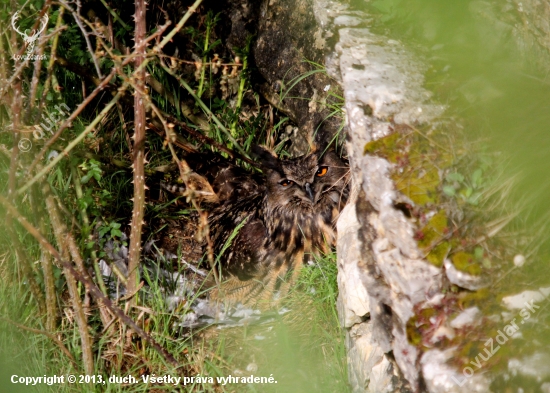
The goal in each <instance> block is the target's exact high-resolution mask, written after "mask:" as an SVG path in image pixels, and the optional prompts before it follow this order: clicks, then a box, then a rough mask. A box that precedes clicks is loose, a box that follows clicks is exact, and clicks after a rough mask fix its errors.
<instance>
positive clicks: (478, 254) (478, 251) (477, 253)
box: [474, 247, 484, 259]
mask: <svg viewBox="0 0 550 393" xmlns="http://www.w3.org/2000/svg"><path fill="white" fill-rule="evenodd" d="M483 253H484V251H483V247H476V249H475V250H474V256H475V257H476V259H481V258H483Z"/></svg>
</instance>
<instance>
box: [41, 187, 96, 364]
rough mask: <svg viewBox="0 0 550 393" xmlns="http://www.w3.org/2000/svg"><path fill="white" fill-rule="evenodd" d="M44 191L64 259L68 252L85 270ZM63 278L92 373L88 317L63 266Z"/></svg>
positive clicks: (47, 192)
mask: <svg viewBox="0 0 550 393" xmlns="http://www.w3.org/2000/svg"><path fill="white" fill-rule="evenodd" d="M44 190H45V192H46V195H47V196H46V206H47V207H48V213H49V215H50V220H51V224H52V228H53V232H54V234H55V238H56V240H57V244H58V246H59V248H60V249H61V252H62V253H63V255H64V257H65V259H66V258H67V256H68V254H69V253H70V254H71V256H72V257H73V259H74V260H75V261H76V262H77V266H78V268H79V270H80V271H85V269H84V262H83V261H82V258H81V257H80V255H79V253H78V250H77V249H76V244H75V242H74V239H73V238H72V235H71V234H70V233H68V232H67V229H66V228H65V224H64V223H63V221H62V220H61V217H60V216H59V212H58V211H57V206H56V204H55V201H54V199H53V196H52V194H51V192H49V189H48V187H47V186H45V187H44ZM63 270H64V272H65V279H66V281H67V287H68V289H69V295H70V297H71V302H72V304H73V310H74V315H75V320H76V324H77V325H78V332H79V334H80V342H81V348H82V363H83V364H84V371H85V372H86V373H87V374H89V375H92V374H93V373H94V356H93V353H92V341H91V337H90V333H89V332H88V319H87V317H86V312H85V311H84V307H83V306H82V300H81V299H80V293H79V292H78V287H77V285H76V280H75V277H74V276H73V275H72V274H71V271H70V270H68V269H67V268H66V267H65V266H64V269H63Z"/></svg>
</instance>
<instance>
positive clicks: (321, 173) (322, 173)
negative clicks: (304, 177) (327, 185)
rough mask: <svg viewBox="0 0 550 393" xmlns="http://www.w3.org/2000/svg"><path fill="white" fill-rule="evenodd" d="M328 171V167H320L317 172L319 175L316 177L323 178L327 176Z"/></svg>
mask: <svg viewBox="0 0 550 393" xmlns="http://www.w3.org/2000/svg"><path fill="white" fill-rule="evenodd" d="M327 171H328V166H322V167H319V169H318V170H317V173H316V174H315V176H317V177H323V176H325V175H326V174H327Z"/></svg>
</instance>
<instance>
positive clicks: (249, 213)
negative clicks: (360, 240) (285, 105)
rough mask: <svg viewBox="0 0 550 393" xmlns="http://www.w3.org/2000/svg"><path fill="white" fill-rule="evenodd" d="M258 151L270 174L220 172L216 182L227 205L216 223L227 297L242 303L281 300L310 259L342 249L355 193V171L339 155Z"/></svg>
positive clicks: (219, 209)
mask: <svg viewBox="0 0 550 393" xmlns="http://www.w3.org/2000/svg"><path fill="white" fill-rule="evenodd" d="M255 153H256V155H257V156H258V157H259V158H260V164H261V166H262V168H263V172H264V175H263V176H251V175H250V174H248V173H246V172H245V171H244V170H242V169H241V168H238V167H236V166H228V167H226V168H224V169H222V170H220V171H219V172H218V174H217V175H216V177H215V179H214V181H213V188H214V190H215V191H216V193H217V195H218V197H219V205H218V206H217V207H216V208H215V209H214V210H213V211H212V213H211V214H210V218H209V223H210V234H211V238H212V240H213V243H214V253H215V255H216V256H218V260H219V263H220V264H221V271H222V274H223V277H224V279H227V283H226V284H225V285H224V286H223V287H222V291H223V292H224V294H223V295H224V296H226V297H229V298H232V299H235V300H239V301H242V302H247V301H250V300H253V299H256V300H257V299H258V298H267V297H272V296H277V294H278V293H279V292H281V291H284V289H285V288H283V285H284V283H285V282H288V281H292V278H293V276H294V274H295V273H297V272H298V271H299V269H300V267H301V266H302V264H303V263H304V259H306V258H307V255H309V254H317V253H320V252H326V251H328V250H329V249H330V247H331V246H332V245H334V243H335V241H336V232H335V221H336V219H337V217H338V214H339V213H340V211H341V209H342V208H343V206H344V205H345V203H346V202H347V198H348V194H349V186H348V183H349V168H348V166H347V165H346V163H345V162H344V161H343V160H341V159H340V158H339V157H338V156H337V155H336V154H335V153H334V152H333V151H327V152H321V151H318V152H313V153H311V154H308V155H304V156H301V157H297V158H294V159H289V160H280V159H278V158H277V157H276V156H274V155H272V154H271V153H270V152H269V151H267V150H265V149H263V148H260V147H257V148H256V149H255ZM236 229H238V232H237V231H236ZM232 236H234V238H232V239H231V237H232ZM220 295H221V294H220Z"/></svg>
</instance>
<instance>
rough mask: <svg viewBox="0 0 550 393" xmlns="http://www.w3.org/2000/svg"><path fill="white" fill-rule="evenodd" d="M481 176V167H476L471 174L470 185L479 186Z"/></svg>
mask: <svg viewBox="0 0 550 393" xmlns="http://www.w3.org/2000/svg"><path fill="white" fill-rule="evenodd" d="M482 176H483V171H482V170H481V169H476V170H475V171H474V173H473V174H472V185H473V186H474V188H476V187H479V186H480V185H481V183H482V179H481V177H482Z"/></svg>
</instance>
